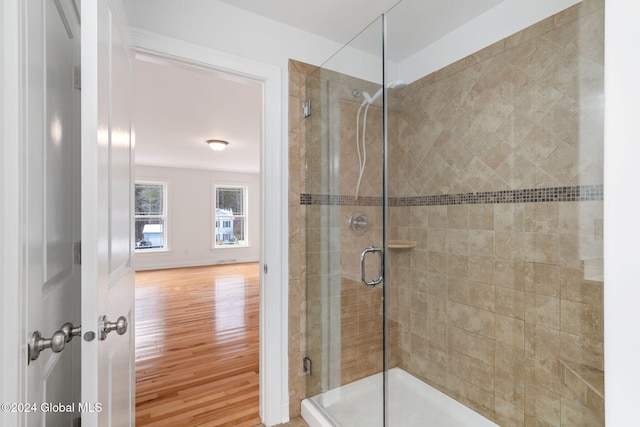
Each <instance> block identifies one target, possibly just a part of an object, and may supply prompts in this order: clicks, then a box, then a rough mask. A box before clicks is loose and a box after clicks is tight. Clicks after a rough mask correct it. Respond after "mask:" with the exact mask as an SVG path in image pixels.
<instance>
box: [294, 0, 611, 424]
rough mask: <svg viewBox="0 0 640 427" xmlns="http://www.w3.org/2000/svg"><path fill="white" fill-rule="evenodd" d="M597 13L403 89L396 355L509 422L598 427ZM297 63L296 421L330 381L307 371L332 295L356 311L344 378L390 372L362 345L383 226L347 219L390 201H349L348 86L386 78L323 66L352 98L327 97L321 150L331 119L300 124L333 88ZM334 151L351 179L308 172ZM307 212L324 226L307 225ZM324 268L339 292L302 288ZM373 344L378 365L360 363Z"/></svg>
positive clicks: (543, 27)
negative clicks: (307, 102)
mask: <svg viewBox="0 0 640 427" xmlns="http://www.w3.org/2000/svg"><path fill="white" fill-rule="evenodd" d="M603 13H604V12H603V2H602V1H601V0H585V1H584V2H582V3H581V4H579V5H577V6H574V7H572V8H570V9H568V10H566V11H565V12H562V13H560V14H558V15H556V16H554V17H551V18H549V19H547V20H545V21H542V22H540V23H538V24H536V25H534V26H532V27H530V28H528V29H526V30H524V31H522V32H520V33H517V34H515V35H514V36H511V37H509V38H507V39H505V40H503V41H501V42H499V43H496V44H495V45H493V46H490V47H488V48H486V49H484V50H482V51H481V52H478V53H476V54H475V55H472V56H470V57H468V58H465V59H463V60H461V61H458V62H457V63H455V64H452V65H450V66H449V67H447V68H445V69H443V70H440V71H438V72H436V73H433V74H431V75H429V76H426V77H425V78H423V79H421V80H419V81H416V82H414V83H412V84H411V85H410V86H408V87H407V88H406V89H404V90H402V91H394V92H393V94H392V99H391V104H390V108H391V114H390V119H389V126H388V131H389V137H390V152H389V158H390V167H389V174H390V190H391V191H390V192H391V194H390V196H391V203H392V205H393V206H392V207H391V209H390V213H391V220H390V224H391V237H392V238H402V239H411V240H415V241H417V246H416V248H415V249H412V250H404V249H402V250H390V252H391V253H390V254H389V256H390V265H391V280H390V288H389V292H390V297H391V298H390V300H391V304H390V307H389V309H390V316H391V320H392V322H391V323H392V324H393V325H397V327H395V328H394V329H393V332H394V333H393V334H392V335H391V344H392V348H391V350H392V351H391V356H392V360H391V363H392V364H393V365H396V364H397V365H399V366H401V367H403V368H404V369H406V370H407V371H409V372H411V373H412V374H414V375H416V376H418V377H420V378H422V379H423V380H425V381H426V382H428V383H430V384H432V385H433V386H435V387H436V388H439V389H440V390H442V391H444V392H446V393H447V394H449V395H451V396H453V397H455V398H456V399H458V400H460V401H461V402H463V403H465V404H467V405H468V406H470V407H472V408H473V409H475V410H476V411H478V412H480V413H482V414H483V415H485V416H487V417H488V418H491V419H493V420H495V421H496V422H497V423H498V424H500V425H505V426H507V425H514V426H520V425H526V426H533V425H535V426H538V425H544V426H546V425H551V426H560V425H562V426H578V425H579V426H590V425H594V426H595V425H603V399H602V395H603V391H602V388H603V387H602V369H603V313H602V281H601V265H602V263H601V257H602V233H603V230H602V200H601V199H602V194H601V184H602V148H603V147H602V141H603V124H602V113H603V70H602V69H603V52H604V48H603ZM289 71H290V113H289V114H290V116H289V119H290V135H289V141H290V199H289V200H290V202H289V203H290V206H289V217H290V255H289V256H290V282H289V283H290V307H289V312H290V325H289V327H290V331H291V337H290V350H289V351H290V354H289V356H290V389H291V413H292V415H297V413H299V405H298V403H299V401H300V400H301V399H302V398H304V397H305V396H306V395H307V384H308V385H309V393H314V392H316V391H319V390H322V389H323V388H325V387H327V386H328V385H331V386H332V385H335V381H336V379H335V378H334V379H333V380H325V382H324V384H323V383H322V381H320V382H315V383H314V381H313V380H310V379H309V377H305V376H304V374H303V373H302V369H301V360H302V358H303V357H304V356H306V355H309V354H313V351H314V350H313V349H311V348H308V346H307V339H306V336H307V333H313V332H314V331H319V330H321V329H322V327H330V325H321V324H314V320H313V318H319V317H317V316H316V315H317V313H316V314H314V308H313V307H315V309H316V310H317V308H318V307H321V304H318V301H321V300H322V299H323V298H325V300H326V299H327V298H340V299H341V300H342V302H341V303H340V304H338V305H336V306H337V307H342V308H344V310H342V309H341V311H340V315H339V318H340V321H339V322H338V327H340V328H345V329H344V332H341V333H340V338H342V340H344V343H342V345H343V346H344V347H342V348H341V352H340V353H333V354H332V353H330V352H329V353H327V354H330V355H331V357H332V358H333V357H335V356H336V355H337V354H341V356H342V360H341V361H340V363H339V365H338V366H339V367H340V369H339V370H338V372H340V373H341V376H342V378H339V379H338V380H337V381H338V382H348V381H351V380H353V379H356V378H358V377H360V376H362V375H364V374H366V373H368V372H369V371H375V370H376V369H379V364H380V363H381V362H378V361H377V360H378V355H379V350H380V348H378V347H375V348H373V347H370V348H369V350H367V348H368V346H372V345H373V346H376V345H379V342H380V341H379V340H377V339H375V340H373V341H372V340H367V339H365V338H366V337H367V336H369V335H367V334H371V331H370V330H366V329H365V328H366V325H369V326H370V325H375V324H378V325H379V320H378V319H380V317H379V316H380V313H381V308H380V307H379V305H378V302H379V298H378V296H373V297H372V293H371V292H369V293H368V294H367V295H366V296H365V293H364V292H358V291H361V290H366V289H365V288H358V286H359V285H357V284H356V282H355V281H354V279H356V278H357V268H358V266H357V262H358V260H357V256H354V254H357V253H359V250H360V249H361V248H363V247H366V246H368V245H369V244H378V243H377V242H375V241H377V240H378V237H377V236H379V235H380V234H379V231H378V230H375V229H374V231H372V233H371V234H370V235H369V236H366V237H362V238H354V237H353V236H352V235H350V234H349V233H348V231H347V230H346V227H345V222H344V221H343V220H345V219H346V218H348V215H349V213H350V212H352V211H353V210H356V209H357V210H363V211H365V212H366V213H367V214H368V215H371V216H372V218H373V220H374V221H373V222H374V224H377V225H378V226H379V224H380V222H379V221H380V219H379V218H378V217H377V216H376V215H378V214H377V212H379V207H376V206H366V205H367V204H368V203H369V202H370V204H372V205H375V204H376V200H375V199H371V200H369V201H368V202H367V199H365V200H364V201H363V200H361V201H360V204H359V205H358V206H354V203H353V198H352V196H353V194H352V193H353V190H354V189H355V179H354V169H353V165H354V164H355V165H356V171H357V157H356V154H355V149H354V147H355V138H354V127H355V112H356V111H357V107H358V106H359V103H358V102H357V100H353V99H352V98H351V95H350V89H349V90H347V89H348V88H352V87H360V88H365V89H368V90H369V91H375V88H372V87H370V86H369V87H367V86H366V83H364V82H360V81H356V80H355V79H350V78H348V77H345V76H335V75H332V73H325V75H322V76H320V77H321V78H320V80H323V79H324V80H326V81H332V82H333V85H332V86H330V89H327V88H326V87H324V88H323V87H322V85H321V84H318V85H317V86H314V83H311V84H310V85H309V88H308V89H309V90H310V91H311V92H313V91H314V90H323V91H325V92H326V91H327V90H330V91H332V92H333V95H332V99H339V98H341V97H342V99H343V100H342V101H339V102H336V103H334V104H332V107H331V108H333V110H331V114H332V116H331V117H332V118H333V119H332V120H333V121H332V122H331V124H329V126H330V127H332V126H333V127H335V129H333V131H334V134H337V135H340V138H339V140H340V141H341V142H342V144H341V145H337V147H338V150H339V151H336V152H335V153H320V152H318V153H315V152H313V153H311V152H307V150H313V149H314V148H313V147H327V145H326V143H327V142H328V140H327V139H326V133H327V132H328V129H325V128H323V126H322V123H321V122H315V123H316V124H312V122H310V121H309V119H302V118H301V117H300V112H299V108H297V106H300V105H301V102H302V100H304V99H306V98H307V97H319V99H321V98H322V96H323V95H321V94H317V93H316V94H313V93H306V92H305V84H306V80H307V77H308V76H311V80H313V78H314V76H317V75H318V70H317V69H316V68H314V67H310V66H307V65H305V64H301V63H299V62H295V61H291V63H290V68H289ZM340 91H343V92H344V93H343V94H342V95H340V94H341V92H340ZM336 111H337V113H336ZM372 111H373V110H372ZM328 113H329V112H328V111H324V112H322V113H321V114H318V115H317V116H316V117H325V118H326V117H327V115H326V114H328ZM376 116H378V117H379V112H378V113H377V114H376V113H370V118H371V119H370V120H371V126H373V129H374V130H372V132H371V135H372V136H371V138H372V139H371V141H377V140H378V139H379V137H378V139H376V136H375V132H376V131H375V127H376V124H375V118H374V117H376ZM335 117H338V119H335ZM377 126H379V123H378V124H377ZM323 138H325V140H323ZM314 139H315V140H316V142H317V143H318V144H317V145H310V146H309V147H307V146H306V143H305V140H306V141H313V140H314ZM323 142H324V143H325V145H323ZM372 144H373V143H372ZM318 149H320V150H322V148H318ZM334 154H335V156H338V157H339V162H334V166H335V165H336V164H339V170H338V171H334V172H336V173H338V176H339V177H340V180H339V181H338V182H337V183H335V181H331V182H330V181H328V180H327V177H324V178H323V177H321V176H315V175H312V176H311V181H308V180H309V178H310V177H309V176H308V175H307V176H305V175H306V173H305V171H306V170H307V168H308V167H309V166H310V165H311V166H314V164H313V163H314V162H318V161H323V160H322V159H323V158H324V159H325V160H324V161H326V159H329V158H331V156H332V155H334ZM370 155H371V156H372V157H371V159H373V160H371V163H370V164H371V165H374V167H372V168H370V169H368V170H367V171H366V172H365V174H366V175H365V179H364V180H363V181H364V182H365V183H366V184H365V187H364V189H363V191H362V192H361V194H363V195H365V196H375V195H376V194H378V195H379V192H378V190H377V188H378V187H377V184H376V182H379V181H376V180H377V179H378V178H377V176H376V175H375V174H376V173H378V174H379V171H377V172H376V169H375V168H376V167H377V165H379V159H378V158H376V156H379V155H380V154H379V152H378V153H377V154H376V152H375V151H374V150H372V152H371V153H370ZM316 166H318V169H322V168H325V167H327V166H328V165H322V164H319V165H316ZM314 167H315V166H314ZM367 174H369V175H367ZM356 179H357V174H356ZM542 189H544V190H542ZM548 189H551V190H548ZM312 195H325V196H326V197H324V196H320V197H315V196H312ZM331 196H338V197H337V198H336V197H334V198H332V197H331ZM343 196H344V197H343ZM301 201H302V203H301ZM363 205H365V206H363ZM307 216H309V218H316V219H317V221H310V222H309V223H310V224H318V225H317V227H310V228H307V226H306V225H307ZM321 218H327V220H326V221H325V222H324V223H323V222H322V221H321ZM329 218H332V219H331V220H329ZM321 229H323V230H321ZM327 229H330V230H331V231H329V235H331V236H332V237H331V238H330V240H329V242H331V243H330V244H329V245H328V246H326V247H325V248H324V249H322V248H319V247H313V245H314V243H313V242H317V241H319V240H318V239H315V238H313V236H309V235H308V234H309V233H326V232H327ZM309 245H311V247H309ZM332 251H333V252H334V253H331V252H332ZM321 265H322V266H324V267H326V266H327V265H331V266H333V268H332V270H331V274H332V275H336V276H338V277H337V280H336V277H334V278H331V279H328V278H327V277H324V276H323V274H322V273H321V272H320V270H319V269H320V266H321ZM323 280H324V281H325V282H326V281H327V280H328V282H331V283H339V284H341V285H342V286H341V287H338V288H335V289H333V288H331V287H326V286H325V287H324V288H323V287H322V286H320V285H318V286H311V287H310V288H309V289H325V290H327V289H333V290H331V291H326V292H329V293H326V292H325V294H324V295H312V294H308V293H307V292H308V291H307V282H309V283H310V284H313V283H314V281H323ZM338 291H339V292H338ZM336 292H338V293H336ZM374 292H375V291H374ZM308 308H311V309H310V310H307V309H308ZM307 316H312V319H311V320H309V319H308V318H307ZM358 321H361V322H360V323H358ZM309 325H311V328H309ZM347 327H348V329H346V328H347ZM345 334H346V335H345ZM348 340H351V341H350V342H351V343H353V345H345V343H346V342H349V341H348ZM310 341H311V340H310ZM325 344H327V343H325ZM325 350H326V349H325ZM362 355H368V356H369V359H367V360H366V363H363V364H361V365H359V366H357V367H356V366H354V363H353V360H355V359H358V357H361V356H362ZM313 358H315V359H316V360H321V359H322V356H321V355H314V357H313ZM320 366H322V364H320ZM320 376H322V375H321V374H319V375H318V376H317V377H316V378H319V377H320Z"/></svg>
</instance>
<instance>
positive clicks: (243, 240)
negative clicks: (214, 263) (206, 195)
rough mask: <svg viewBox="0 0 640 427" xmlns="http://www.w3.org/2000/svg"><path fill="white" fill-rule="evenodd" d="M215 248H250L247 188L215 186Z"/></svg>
mask: <svg viewBox="0 0 640 427" xmlns="http://www.w3.org/2000/svg"><path fill="white" fill-rule="evenodd" d="M214 193H215V194H214V198H213V200H214V207H213V211H214V218H213V223H214V224H215V227H214V231H213V234H214V236H213V242H214V243H213V247H214V248H227V247H237V246H248V242H247V237H248V234H247V222H248V220H247V187H237V186H217V185H216V186H215V190H214Z"/></svg>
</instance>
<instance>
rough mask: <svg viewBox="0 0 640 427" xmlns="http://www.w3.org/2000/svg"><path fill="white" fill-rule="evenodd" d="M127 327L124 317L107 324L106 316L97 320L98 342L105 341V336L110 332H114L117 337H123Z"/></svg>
mask: <svg viewBox="0 0 640 427" xmlns="http://www.w3.org/2000/svg"><path fill="white" fill-rule="evenodd" d="M128 326H129V322H127V318H126V317H124V316H120V317H118V320H116V321H115V322H109V321H108V320H107V316H102V317H100V320H99V327H100V340H101V341H104V340H106V339H107V335H108V334H109V332H111V331H116V333H117V334H118V335H123V334H124V333H125V332H127V327H128Z"/></svg>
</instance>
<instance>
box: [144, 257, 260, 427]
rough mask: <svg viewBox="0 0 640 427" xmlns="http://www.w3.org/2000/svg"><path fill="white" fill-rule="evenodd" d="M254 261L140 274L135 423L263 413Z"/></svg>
mask: <svg viewBox="0 0 640 427" xmlns="http://www.w3.org/2000/svg"><path fill="white" fill-rule="evenodd" d="M259 288H260V275H259V270H258V264H257V263H246V264H232V265H217V266H207V267H191V268H177V269H169V270H154V271H143V272H137V273H136V425H138V426H158V427H161V426H212V427H213V426H216V427H221V426H239V427H240V426H246V427H252V426H255V425H258V424H260V416H259V400H258V399H259V368H258V360H259V323H258V322H259V300H260V298H259V295H260V294H259Z"/></svg>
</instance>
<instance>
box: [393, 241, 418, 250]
mask: <svg viewBox="0 0 640 427" xmlns="http://www.w3.org/2000/svg"><path fill="white" fill-rule="evenodd" d="M417 244H418V242H416V241H415V240H389V249H413V248H415V247H416V245H417Z"/></svg>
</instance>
